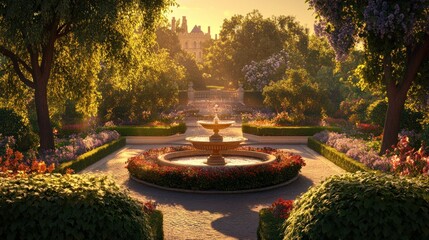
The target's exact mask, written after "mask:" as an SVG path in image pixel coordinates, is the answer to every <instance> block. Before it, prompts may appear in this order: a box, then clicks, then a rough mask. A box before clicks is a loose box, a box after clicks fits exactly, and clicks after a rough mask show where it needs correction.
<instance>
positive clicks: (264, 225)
mask: <svg viewBox="0 0 429 240" xmlns="http://www.w3.org/2000/svg"><path fill="white" fill-rule="evenodd" d="M283 222H284V220H283V219H281V218H278V217H276V216H274V214H273V213H272V211H271V210H270V209H269V208H263V209H261V210H260V211H259V225H258V230H257V237H258V240H281V239H283V237H284V235H283V231H284V229H283Z"/></svg>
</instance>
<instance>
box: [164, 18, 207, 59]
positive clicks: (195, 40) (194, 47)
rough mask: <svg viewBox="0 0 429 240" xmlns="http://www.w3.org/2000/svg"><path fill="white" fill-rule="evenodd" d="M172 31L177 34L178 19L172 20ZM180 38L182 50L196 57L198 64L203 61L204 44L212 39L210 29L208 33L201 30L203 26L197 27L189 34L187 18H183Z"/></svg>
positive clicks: (178, 33)
mask: <svg viewBox="0 0 429 240" xmlns="http://www.w3.org/2000/svg"><path fill="white" fill-rule="evenodd" d="M171 30H172V31H173V32H176V19H175V18H174V17H173V19H172V20H171ZM177 36H178V37H179V41H180V47H181V48H182V50H184V51H186V52H188V53H189V54H191V55H193V56H194V57H195V60H196V61H197V62H202V61H203V57H204V56H203V44H204V42H206V41H208V40H210V39H211V36H210V27H208V29H207V33H204V32H203V31H202V30H201V26H197V25H195V26H194V28H192V30H191V31H190V32H188V22H187V20H186V17H185V16H183V17H182V26H181V31H177Z"/></svg>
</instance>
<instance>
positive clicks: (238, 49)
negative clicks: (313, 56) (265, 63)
mask: <svg viewBox="0 0 429 240" xmlns="http://www.w3.org/2000/svg"><path fill="white" fill-rule="evenodd" d="M219 35H220V36H219V40H218V41H215V42H214V44H213V45H212V46H211V47H209V48H208V50H207V54H206V67H207V69H208V72H209V73H210V75H211V76H212V77H214V78H215V79H217V80H218V81H219V82H221V83H223V85H224V86H231V85H232V86H235V87H236V86H237V81H242V80H243V79H244V75H243V73H242V71H241V70H242V69H243V67H244V66H245V65H247V64H249V63H250V62H251V61H256V62H259V61H261V60H263V59H266V58H268V57H269V56H271V55H273V54H274V53H278V52H280V50H282V49H285V50H286V51H287V52H288V54H290V55H293V57H291V61H295V60H296V61H297V62H298V61H300V62H301V64H303V61H302V59H303V57H302V56H301V55H302V54H301V52H300V51H301V50H302V49H305V48H306V46H307V45H308V29H305V28H304V27H302V26H301V25H300V24H299V23H298V22H297V21H296V20H295V18H294V17H291V16H278V17H272V18H264V17H263V16H262V14H261V13H260V12H259V11H258V10H254V11H252V12H250V13H248V14H246V15H245V16H243V15H234V16H233V17H231V18H230V19H225V20H224V22H223V24H222V29H221V31H220V34H219Z"/></svg>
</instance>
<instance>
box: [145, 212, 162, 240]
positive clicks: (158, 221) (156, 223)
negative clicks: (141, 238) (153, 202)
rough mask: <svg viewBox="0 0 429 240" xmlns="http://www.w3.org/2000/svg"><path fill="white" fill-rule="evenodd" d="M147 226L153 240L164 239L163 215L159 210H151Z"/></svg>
mask: <svg viewBox="0 0 429 240" xmlns="http://www.w3.org/2000/svg"><path fill="white" fill-rule="evenodd" d="M148 215H149V221H148V222H149V225H150V229H151V233H152V236H153V239H156V240H162V239H164V227H163V226H164V225H163V222H164V215H163V214H162V212H161V211H160V210H156V209H155V210H153V212H151V213H149V214H148Z"/></svg>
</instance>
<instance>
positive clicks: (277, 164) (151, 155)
mask: <svg viewBox="0 0 429 240" xmlns="http://www.w3.org/2000/svg"><path fill="white" fill-rule="evenodd" d="M191 149H193V148H191V147H187V146H182V147H167V148H160V149H150V150H148V151H145V152H143V153H142V154H141V155H138V156H136V157H132V158H130V159H129V160H128V162H127V168H128V171H129V173H130V175H131V176H133V177H135V178H137V179H140V180H142V181H145V182H149V183H153V184H156V185H159V186H164V187H169V188H178V189H191V190H200V191H211V190H215V191H236V190H246V189H254V188H263V187H267V186H272V185H276V184H280V183H283V182H286V181H289V180H291V179H293V178H294V177H296V176H297V175H298V173H299V171H300V170H301V168H302V166H304V165H305V163H304V160H303V159H302V158H301V156H299V155H295V154H292V153H288V152H285V151H281V150H276V149H273V148H250V147H241V148H238V150H240V149H241V150H247V151H262V152H265V153H269V154H274V155H276V156H277V161H274V162H273V163H271V164H266V165H262V166H240V167H231V168H221V169H216V168H210V169H207V168H198V167H185V166H183V167H181V166H174V167H172V166H171V167H170V166H160V165H158V164H157V162H156V159H157V157H158V156H159V155H161V154H164V153H167V152H172V151H185V150H191ZM214 169H216V171H213V170H214Z"/></svg>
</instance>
